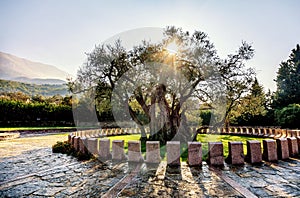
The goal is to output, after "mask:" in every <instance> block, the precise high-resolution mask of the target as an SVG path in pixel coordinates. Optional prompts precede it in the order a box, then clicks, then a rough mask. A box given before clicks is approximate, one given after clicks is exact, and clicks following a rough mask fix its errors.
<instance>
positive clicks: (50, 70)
mask: <svg viewBox="0 0 300 198" xmlns="http://www.w3.org/2000/svg"><path fill="white" fill-rule="evenodd" d="M69 76H71V75H70V74H68V73H67V72H65V71H63V70H61V69H59V68H57V67H55V66H53V65H49V64H44V63H40V62H34V61H31V60H28V59H25V58H20V57H17V56H15V55H11V54H8V53H4V52H0V79H4V80H13V81H18V82H24V83H35V84H64V83H65V82H66V79H67V77H69Z"/></svg>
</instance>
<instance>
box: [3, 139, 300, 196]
mask: <svg viewBox="0 0 300 198" xmlns="http://www.w3.org/2000/svg"><path fill="white" fill-rule="evenodd" d="M47 139H48V140H49V141H47ZM57 140H66V136H64V135H52V136H41V137H30V138H20V139H18V140H9V141H5V142H0V154H3V155H1V156H0V197H101V196H103V195H107V193H108V192H109V190H111V189H113V188H114V187H115V186H116V184H118V183H120V181H121V180H122V178H125V177H126V175H127V174H128V173H129V172H130V170H131V169H130V168H129V167H130V166H128V163H119V164H111V163H109V164H106V165H105V164H102V163H100V162H99V161H97V160H94V161H87V162H80V161H78V160H77V159H75V158H73V157H71V156H67V155H63V154H56V153H52V151H51V145H52V144H54V143H55V142H56V141H57ZM21 143H22V144H24V146H23V147H22V145H21ZM16 145H17V146H16ZM29 145H32V146H31V147H30V146H29ZM4 154H5V155H4ZM138 172H139V174H137V175H136V176H135V177H133V179H132V180H128V181H129V182H127V183H126V185H125V186H126V187H125V188H124V189H123V191H121V192H120V193H119V197H255V196H257V197H300V179H299V178H300V160H299V159H296V158H295V159H290V160H288V161H279V162H278V163H264V164H262V165H255V166H252V165H249V164H246V165H244V166H225V167H223V168H211V167H209V166H208V165H206V164H205V163H204V164H203V166H202V167H201V168H193V167H189V166H187V165H186V163H182V164H181V167H178V168H172V167H167V166H166V163H165V162H162V163H160V164H159V165H158V166H149V165H146V164H143V165H142V166H141V169H140V171H138ZM125 181H127V180H125ZM247 193H248V194H247Z"/></svg>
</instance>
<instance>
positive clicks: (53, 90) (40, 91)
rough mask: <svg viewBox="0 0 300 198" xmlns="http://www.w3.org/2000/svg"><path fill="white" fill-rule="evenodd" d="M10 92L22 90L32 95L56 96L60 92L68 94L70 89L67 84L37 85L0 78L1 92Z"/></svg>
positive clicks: (63, 94) (60, 93)
mask: <svg viewBox="0 0 300 198" xmlns="http://www.w3.org/2000/svg"><path fill="white" fill-rule="evenodd" d="M8 92H22V93H24V94H27V95H30V96H34V95H43V96H54V95H58V94H59V95H62V96H65V95H67V93H68V90H67V86H66V85H65V84H56V85H50V84H44V85H37V84H27V83H21V82H16V81H9V80H1V79H0V94H1V93H8Z"/></svg>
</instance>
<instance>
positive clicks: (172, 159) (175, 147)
mask: <svg viewBox="0 0 300 198" xmlns="http://www.w3.org/2000/svg"><path fill="white" fill-rule="evenodd" d="M167 164H168V165H170V166H179V165H180V142H179V141H170V142H167Z"/></svg>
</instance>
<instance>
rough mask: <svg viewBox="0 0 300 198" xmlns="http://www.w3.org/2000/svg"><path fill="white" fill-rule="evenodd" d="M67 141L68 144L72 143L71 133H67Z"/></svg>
mask: <svg viewBox="0 0 300 198" xmlns="http://www.w3.org/2000/svg"><path fill="white" fill-rule="evenodd" d="M68 143H69V144H71V143H72V135H71V134H69V135H68Z"/></svg>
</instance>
